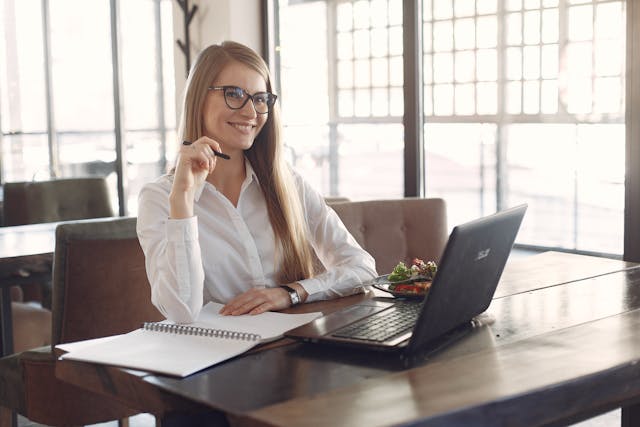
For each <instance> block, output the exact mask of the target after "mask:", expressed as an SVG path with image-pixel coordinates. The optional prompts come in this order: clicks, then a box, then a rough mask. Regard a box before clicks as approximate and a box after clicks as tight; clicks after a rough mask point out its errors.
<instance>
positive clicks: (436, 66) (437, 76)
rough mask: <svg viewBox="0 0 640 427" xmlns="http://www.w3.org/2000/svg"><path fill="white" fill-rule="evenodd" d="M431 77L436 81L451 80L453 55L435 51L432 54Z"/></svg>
mask: <svg viewBox="0 0 640 427" xmlns="http://www.w3.org/2000/svg"><path fill="white" fill-rule="evenodd" d="M433 79H434V81H435V82H436V83H444V82H451V81H453V55H452V54H450V53H436V54H435V55H434V56H433Z"/></svg>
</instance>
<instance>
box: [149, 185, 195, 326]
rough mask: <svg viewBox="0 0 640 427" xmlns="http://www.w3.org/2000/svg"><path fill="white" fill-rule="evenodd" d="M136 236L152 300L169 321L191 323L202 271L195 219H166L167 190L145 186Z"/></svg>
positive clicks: (167, 210) (167, 208)
mask: <svg viewBox="0 0 640 427" xmlns="http://www.w3.org/2000/svg"><path fill="white" fill-rule="evenodd" d="M138 203H139V209H138V221H137V233H138V239H139V240H140V246H141V247H142V250H143V252H144V255H145V266H146V270H147V277H148V279H149V283H150V284H151V301H152V303H153V304H154V305H155V306H156V308H157V309H158V310H159V311H160V312H161V313H162V314H163V315H164V316H165V317H166V318H167V319H169V320H171V321H174V322H176V323H190V322H193V321H194V320H195V318H196V317H197V316H198V314H199V313H200V310H201V309H202V304H203V285H204V269H203V267H202V256H201V251H200V243H199V241H198V218H197V217H191V218H186V219H169V189H168V188H163V186H162V185H161V184H160V183H158V182H155V183H151V184H147V185H145V186H144V187H143V188H142V190H141V192H140V195H139V196H138Z"/></svg>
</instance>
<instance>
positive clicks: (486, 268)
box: [285, 205, 527, 356]
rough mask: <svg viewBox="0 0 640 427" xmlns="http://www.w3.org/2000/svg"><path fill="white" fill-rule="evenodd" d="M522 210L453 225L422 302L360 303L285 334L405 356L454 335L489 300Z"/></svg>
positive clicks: (467, 325)
mask: <svg viewBox="0 0 640 427" xmlns="http://www.w3.org/2000/svg"><path fill="white" fill-rule="evenodd" d="M526 209H527V205H520V206H516V207H514V208H511V209H507V210H504V211H500V212H498V213H495V214H493V215H489V216H486V217H483V218H480V219H477V220H474V221H471V222H468V223H466V224H462V225H458V226H456V227H455V228H454V229H453V231H452V232H451V235H450V236H449V240H448V242H447V245H446V247H445V249H444V252H443V254H442V257H441V258H440V265H439V266H438V272H437V274H436V276H435V278H434V280H433V283H432V285H431V289H430V291H429V293H428V294H427V296H426V297H425V298H424V299H423V300H421V301H416V300H402V299H397V300H390V301H380V300H367V301H363V302H361V303H358V304H356V305H353V306H350V307H346V308H344V309H341V310H339V311H337V312H334V313H331V314H329V315H327V316H324V317H321V318H319V319H317V320H315V321H313V322H311V323H308V324H306V325H304V326H301V327H299V328H296V329H293V330H291V331H289V332H287V333H286V334H285V336H287V337H290V338H295V339H299V340H303V341H306V342H312V343H330V344H337V345H348V346H357V347H361V348H368V349H376V350H392V351H402V352H403V353H405V354H406V355H409V356H410V355H412V354H413V353H422V352H423V350H425V349H428V348H431V347H434V346H437V347H441V346H442V345H443V342H446V341H447V337H448V336H449V337H450V338H451V339H457V338H458V337H459V335H460V334H464V333H466V331H469V330H471V329H472V328H471V325H472V321H473V318H474V317H475V316H477V315H479V314H480V313H482V312H484V311H485V310H486V309H487V308H488V307H489V304H491V300H492V298H493V294H494V293H495V290H496V287H497V286H498V281H499V280H500V276H501V274H502V271H503V269H504V266H505V264H506V262H507V259H508V258H509V253H510V252H511V248H512V247H513V242H514V241H515V238H516V234H517V233H518V230H519V228H520V224H521V223H522V219H523V217H524V214H525V212H526ZM425 238H428V236H425ZM384 300H388V299H387V298H384ZM445 345H446V344H445Z"/></svg>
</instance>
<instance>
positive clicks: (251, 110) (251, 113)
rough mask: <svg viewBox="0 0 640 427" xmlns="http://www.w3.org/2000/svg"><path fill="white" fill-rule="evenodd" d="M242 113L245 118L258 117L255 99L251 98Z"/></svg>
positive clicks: (241, 110)
mask: <svg viewBox="0 0 640 427" xmlns="http://www.w3.org/2000/svg"><path fill="white" fill-rule="evenodd" d="M240 112H241V113H242V115H243V116H246V117H251V118H254V117H257V116H258V112H257V111H256V107H255V105H253V98H251V97H249V99H248V100H247V102H246V103H245V104H244V106H243V107H242V108H241V109H240Z"/></svg>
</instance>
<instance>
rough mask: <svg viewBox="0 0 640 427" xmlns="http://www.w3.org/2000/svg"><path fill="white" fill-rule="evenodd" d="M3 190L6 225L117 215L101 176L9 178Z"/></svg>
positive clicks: (105, 182)
mask: <svg viewBox="0 0 640 427" xmlns="http://www.w3.org/2000/svg"><path fill="white" fill-rule="evenodd" d="M3 190H4V200H3V206H2V208H3V212H4V225H23V224H36V223H41V222H56V221H70V220H75V219H87V218H101V217H109V216H114V212H113V207H112V206H111V197H110V195H109V187H108V186H107V181H106V179H105V178H102V177H86V178H65V179H54V180H51V181H34V182H6V183H4V185H3Z"/></svg>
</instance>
